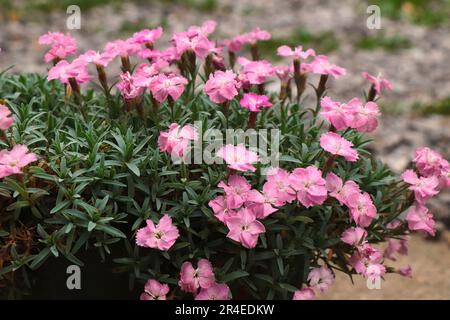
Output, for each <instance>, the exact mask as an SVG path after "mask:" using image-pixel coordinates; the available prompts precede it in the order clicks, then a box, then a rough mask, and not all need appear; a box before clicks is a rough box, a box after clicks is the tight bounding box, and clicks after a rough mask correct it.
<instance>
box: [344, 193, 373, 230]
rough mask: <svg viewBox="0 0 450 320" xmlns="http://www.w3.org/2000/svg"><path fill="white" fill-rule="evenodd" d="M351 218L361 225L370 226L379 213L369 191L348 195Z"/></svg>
mask: <svg viewBox="0 0 450 320" xmlns="http://www.w3.org/2000/svg"><path fill="white" fill-rule="evenodd" d="M348 205H349V207H350V220H353V221H355V223H356V224H357V225H358V226H360V227H368V226H369V225H370V224H371V222H372V220H373V219H374V218H375V217H376V215H377V208H376V207H375V205H374V204H373V202H372V198H371V197H370V195H369V194H368V193H367V192H364V193H352V194H351V195H349V196H348Z"/></svg>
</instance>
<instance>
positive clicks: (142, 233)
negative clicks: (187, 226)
mask: <svg viewBox="0 0 450 320" xmlns="http://www.w3.org/2000/svg"><path fill="white" fill-rule="evenodd" d="M179 236H180V233H179V232H178V228H177V227H175V225H174V224H173V223H172V218H171V217H170V216H169V215H167V214H165V215H163V216H162V218H161V219H160V220H159V223H158V224H157V225H156V226H155V224H154V223H153V221H152V220H150V219H148V220H147V226H145V227H144V228H141V229H139V230H138V232H137V234H136V243H137V245H138V246H141V247H146V248H154V249H159V250H161V251H167V250H169V249H170V248H171V247H172V246H173V245H174V243H175V241H176V240H177V239H178V237H179Z"/></svg>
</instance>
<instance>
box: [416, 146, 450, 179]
mask: <svg viewBox="0 0 450 320" xmlns="http://www.w3.org/2000/svg"><path fill="white" fill-rule="evenodd" d="M413 162H414V163H415V164H416V167H417V170H418V171H419V173H420V174H421V175H422V176H424V177H429V176H440V175H441V173H442V169H443V167H446V166H448V162H447V161H445V160H444V158H443V157H442V155H441V154H440V153H439V152H437V151H434V150H431V149H430V148H427V147H422V148H417V149H416V150H415V151H414V160H413Z"/></svg>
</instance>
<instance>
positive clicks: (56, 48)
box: [39, 32, 77, 62]
mask: <svg viewBox="0 0 450 320" xmlns="http://www.w3.org/2000/svg"><path fill="white" fill-rule="evenodd" d="M39 44H41V45H50V46H51V49H50V50H49V51H48V52H47V53H46V54H45V56H44V60H45V62H50V61H55V62H57V61H59V60H63V59H65V58H66V57H67V56H69V55H74V54H76V53H77V44H76V41H75V39H74V38H73V37H72V36H71V35H69V34H63V33H61V32H48V33H47V34H44V35H42V36H40V37H39Z"/></svg>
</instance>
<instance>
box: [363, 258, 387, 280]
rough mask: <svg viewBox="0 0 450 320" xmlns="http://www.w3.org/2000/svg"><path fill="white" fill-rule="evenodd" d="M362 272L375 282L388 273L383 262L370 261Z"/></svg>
mask: <svg viewBox="0 0 450 320" xmlns="http://www.w3.org/2000/svg"><path fill="white" fill-rule="evenodd" d="M362 274H363V276H364V277H366V278H367V279H368V280H369V281H371V282H372V283H373V284H375V283H377V281H379V280H380V279H381V278H382V277H383V276H384V275H385V274H386V267H385V266H383V265H382V264H381V263H369V264H368V265H367V267H366V270H364V272H363V273H362Z"/></svg>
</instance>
